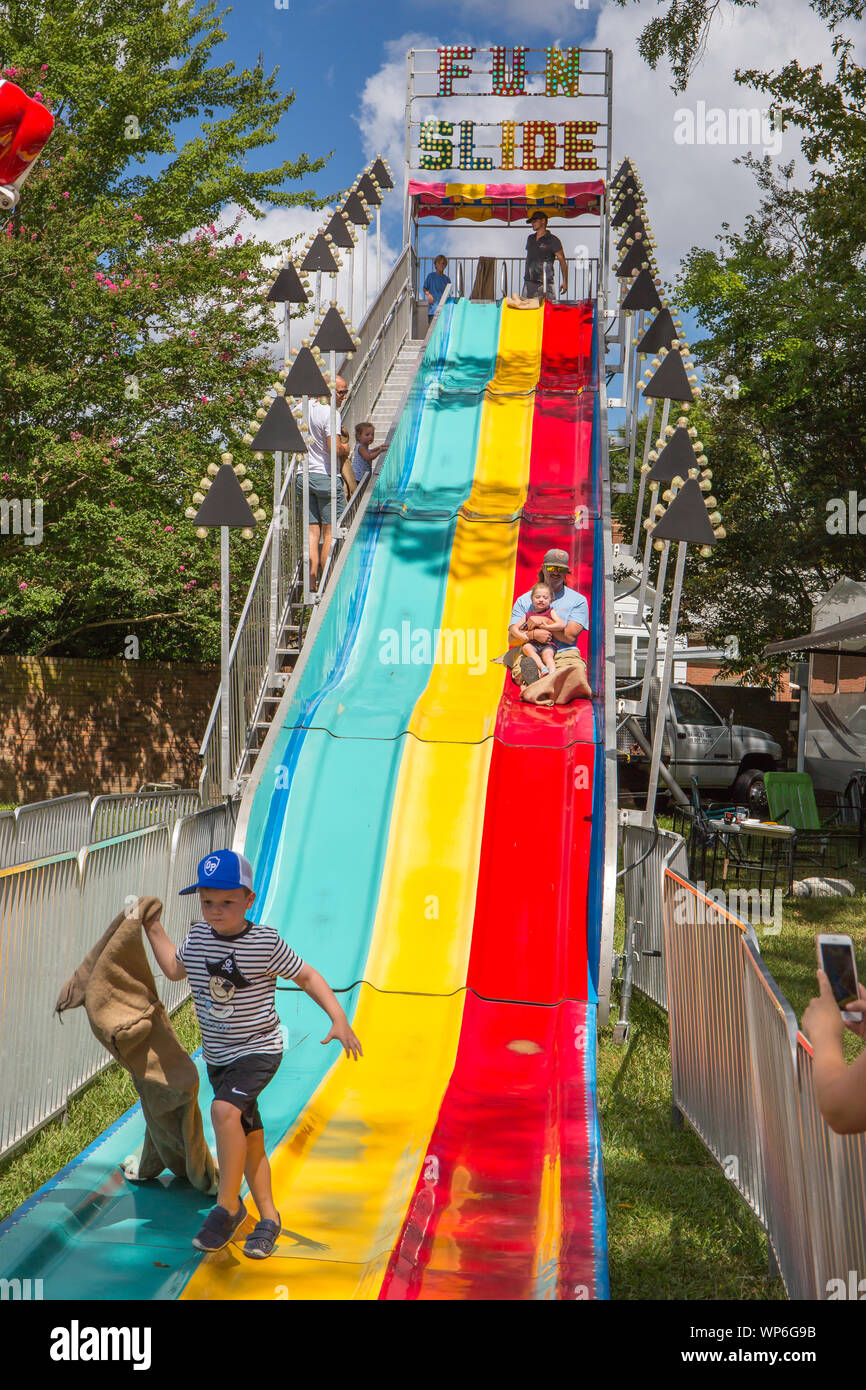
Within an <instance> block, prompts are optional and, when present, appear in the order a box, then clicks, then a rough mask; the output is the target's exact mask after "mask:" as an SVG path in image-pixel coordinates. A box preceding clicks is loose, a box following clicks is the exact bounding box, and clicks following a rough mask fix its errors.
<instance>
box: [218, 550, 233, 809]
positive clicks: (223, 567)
mask: <svg viewBox="0 0 866 1390" xmlns="http://www.w3.org/2000/svg"><path fill="white" fill-rule="evenodd" d="M229 597H230V594H229V528H228V527H227V526H221V527H220V790H221V792H222V798H223V800H224V801H225V800H227V799H228V797H230V796H231V793H232V777H231V770H230V767H229V759H230V757H231V752H230V737H229V647H230V643H229V636H230V629H229Z"/></svg>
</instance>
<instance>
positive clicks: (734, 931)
mask: <svg viewBox="0 0 866 1390" xmlns="http://www.w3.org/2000/svg"><path fill="white" fill-rule="evenodd" d="M664 918H665V942H664V951H665V966H666V971H667V994H668V1015H669V1019H670V1038H671V1073H672V1087H673V1099H674V1104H675V1105H676V1106H677V1108H678V1109H679V1110H680V1111H681V1112H682V1114H683V1115H685V1116H686V1118H687V1119H688V1121H689V1123H690V1124H691V1125H692V1126H693V1127H694V1129H696V1130H697V1132H698V1134H699V1135H700V1137H701V1139H702V1140H703V1141H704V1143H705V1144H706V1146H707V1148H708V1149H709V1150H710V1153H712V1154H713V1155H714V1157H715V1158H716V1159H717V1160H718V1162H719V1163H720V1164H721V1165H722V1167H723V1168H724V1169H725V1172H726V1174H727V1176H728V1177H730V1179H731V1181H732V1182H733V1183H734V1185H735V1186H736V1187H737V1188H738V1189H739V1191H740V1193H741V1194H742V1196H743V1197H744V1198H745V1199H746V1201H747V1202H748V1204H749V1206H750V1207H751V1208H752V1210H753V1211H754V1212H755V1215H756V1216H757V1217H758V1219H759V1220H761V1221H762V1222H763V1221H764V1191H763V1174H762V1167H761V1156H760V1150H759V1145H758V1128H757V1122H756V1118H755V1094H754V1086H753V1082H752V1067H751V1062H750V1050H749V1031H748V1020H747V1017H746V1007H745V995H744V983H743V974H744V968H743V955H742V952H741V949H740V939H741V937H743V936H746V937H747V938H748V939H749V940H750V941H751V942H752V943H753V944H754V946H755V947H756V948H757V942H756V940H755V935H754V932H753V931H752V928H751V927H749V926H747V925H746V924H744V923H743V922H738V921H737V919H736V918H735V917H732V916H731V915H730V914H729V913H728V912H726V911H725V910H724V909H723V908H721V907H719V906H718V904H716V903H714V902H713V901H712V900H711V899H710V898H708V897H707V896H706V894H704V893H701V892H699V891H698V889H697V888H696V887H695V885H694V884H693V883H689V882H688V880H687V879H685V878H681V877H680V876H679V875H677V874H674V873H672V872H671V870H668V871H667V872H666V874H665V893H664Z"/></svg>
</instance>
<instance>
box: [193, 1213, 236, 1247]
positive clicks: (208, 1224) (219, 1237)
mask: <svg viewBox="0 0 866 1390" xmlns="http://www.w3.org/2000/svg"><path fill="white" fill-rule="evenodd" d="M248 1216H249V1212H248V1211H247V1209H246V1207H245V1206H244V1204H243V1202H241V1204H240V1206H239V1207H238V1209H237V1211H236V1212H235V1214H234V1216H232V1215H231V1214H230V1213H229V1212H227V1211H226V1209H225V1207H221V1206H220V1205H219V1203H217V1205H216V1206H215V1207H213V1208H212V1209H211V1210H210V1211H209V1212H208V1214H207V1216H206V1217H205V1219H204V1224H203V1225H202V1228H201V1230H200V1231H199V1233H198V1235H197V1236H193V1238H192V1243H193V1245H194V1246H195V1248H196V1250H207V1251H209V1252H210V1251H213V1250H222V1249H223V1248H224V1247H225V1246H226V1245H228V1243H229V1241H230V1240H231V1238H232V1236H233V1235H234V1234H235V1232H236V1231H238V1230H239V1229H240V1227H241V1226H242V1225H243V1224H244V1222H245V1221H246V1219H247V1217H248Z"/></svg>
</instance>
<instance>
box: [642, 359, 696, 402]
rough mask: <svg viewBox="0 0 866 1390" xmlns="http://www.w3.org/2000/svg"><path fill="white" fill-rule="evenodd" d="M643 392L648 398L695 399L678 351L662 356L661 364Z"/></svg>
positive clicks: (667, 399)
mask: <svg viewBox="0 0 866 1390" xmlns="http://www.w3.org/2000/svg"><path fill="white" fill-rule="evenodd" d="M643 394H644V397H645V399H646V400H652V399H654V398H655V399H657V400H666V401H692V400H694V392H693V391H692V385H691V382H690V381H689V379H688V377H687V376H686V368H685V364H684V362H683V359H682V357H681V356H680V354H679V353H678V352H669V353H668V355H667V357H663V358H662V364H661V366H660V367H657V368H656V370H655V373H654V375H653V376H652V377H651V378H650V380H649V381H648V382H647V384H646V386H645V387H644V391H643Z"/></svg>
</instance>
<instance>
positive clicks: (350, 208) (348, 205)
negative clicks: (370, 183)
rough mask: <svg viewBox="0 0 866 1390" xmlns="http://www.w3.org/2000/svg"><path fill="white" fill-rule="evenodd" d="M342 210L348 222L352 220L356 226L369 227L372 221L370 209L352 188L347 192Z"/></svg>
mask: <svg viewBox="0 0 866 1390" xmlns="http://www.w3.org/2000/svg"><path fill="white" fill-rule="evenodd" d="M342 211H343V212H344V213H345V214H346V216H347V217H348V219H349V221H350V222H354V224H355V226H356V227H369V225H370V222H371V221H372V218H371V217H370V209H369V208H368V207H367V206H366V205H365V203H364V201H363V199H362V198H361V197H360V196H359V195H358V193H357V192H355V191H354V190H353V191H352V192H351V193H350V194H349V196H348V198H347V199H346V201H345V203H344V204H343V208H342Z"/></svg>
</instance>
